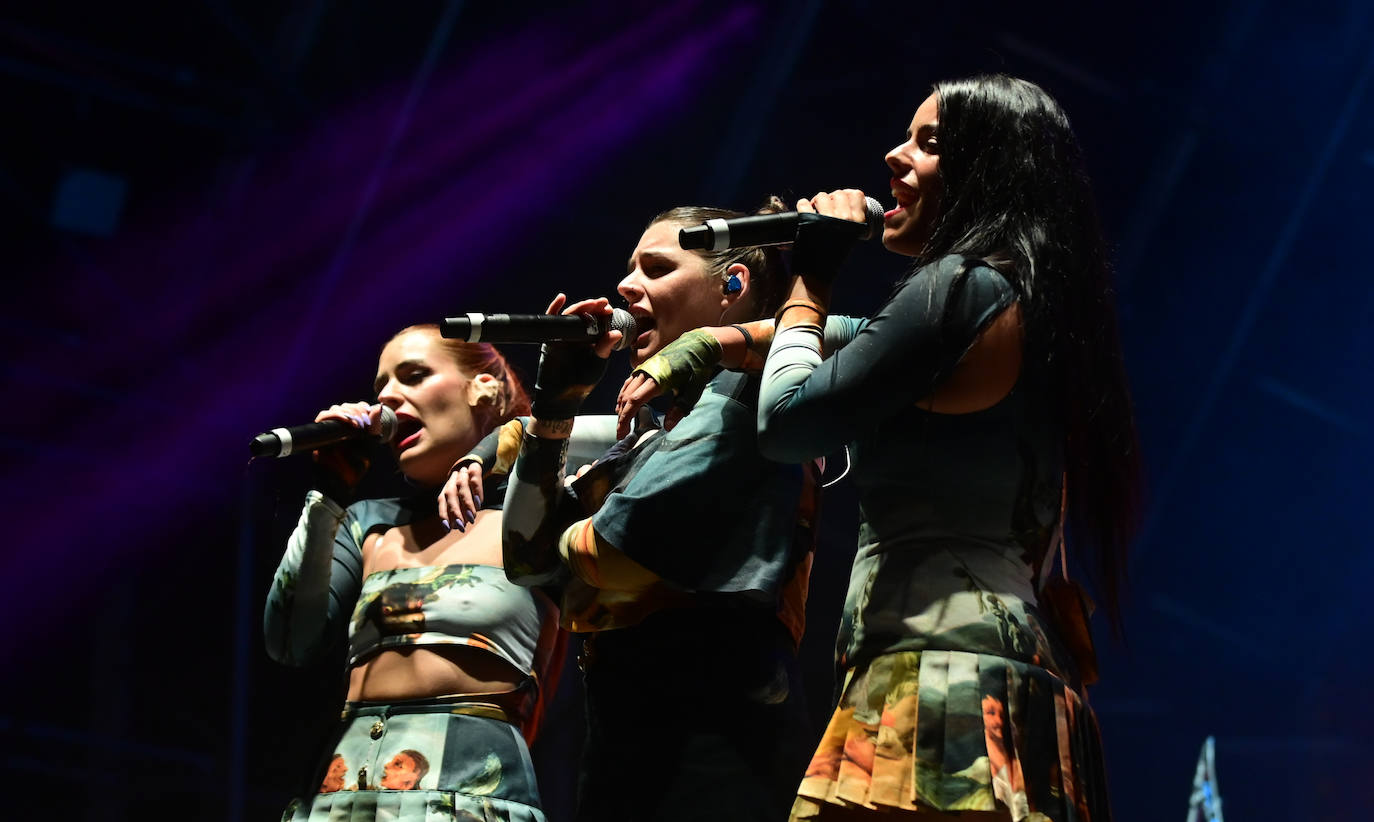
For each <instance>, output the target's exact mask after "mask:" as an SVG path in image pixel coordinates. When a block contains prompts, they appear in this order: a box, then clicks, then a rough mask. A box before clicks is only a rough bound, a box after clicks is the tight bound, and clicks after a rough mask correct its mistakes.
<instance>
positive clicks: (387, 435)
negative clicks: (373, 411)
mask: <svg viewBox="0 0 1374 822" xmlns="http://www.w3.org/2000/svg"><path fill="white" fill-rule="evenodd" d="M377 422H378V423H379V424H380V425H381V430H380V431H378V432H377V439H379V440H381V441H382V442H391V441H392V440H393V439H395V438H396V412H395V411H392V410H391V409H390V408H388V407H387V406H385V405H383V406H382V412H381V413H380V414H378V415H377Z"/></svg>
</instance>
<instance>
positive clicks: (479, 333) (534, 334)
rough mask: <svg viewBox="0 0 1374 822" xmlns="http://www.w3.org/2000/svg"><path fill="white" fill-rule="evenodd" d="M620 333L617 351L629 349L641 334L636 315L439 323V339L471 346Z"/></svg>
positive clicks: (619, 311) (479, 317) (591, 339)
mask: <svg viewBox="0 0 1374 822" xmlns="http://www.w3.org/2000/svg"><path fill="white" fill-rule="evenodd" d="M611 331H619V332H620V333H621V337H620V342H618V343H616V346H615V348H616V350H617V351H619V350H620V349H622V348H629V347H630V344H631V343H632V342H634V339H635V337H636V336H638V334H639V326H638V324H637V323H636V322H635V318H634V315H633V314H631V313H630V312H628V311H626V310H625V309H623V308H615V309H612V310H611V316H610V317H594V316H592V315H591V314H466V315H464V316H462V317H447V318H445V319H444V320H443V322H441V323H439V335H440V336H443V337H448V338H450V339H457V340H465V341H467V342H488V343H547V342H574V343H595V342H596V341H597V340H599V339H601V338H602V337H603V336H605V335H606V334H607V333H609V332H611Z"/></svg>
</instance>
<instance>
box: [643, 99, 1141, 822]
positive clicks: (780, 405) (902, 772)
mask: <svg viewBox="0 0 1374 822" xmlns="http://www.w3.org/2000/svg"><path fill="white" fill-rule="evenodd" d="M886 161H887V164H888V166H889V167H890V169H891V171H892V181H891V189H892V195H893V197H894V198H895V199H896V205H895V207H894V208H893V209H892V210H890V211H888V212H887V214H886V215H885V217H884V230H883V243H884V245H885V246H886V247H887V248H888V249H889V250H891V251H894V252H896V253H899V254H904V255H907V256H910V257H912V258H914V263H915V265H914V267H913V269H912V272H911V273H910V274H909V275H908V276H907V277H906V278H904V279H903V280H902V281H901V282H899V283H898V285H897V287H896V289H895V291H894V292H893V294H892V295H891V296H890V297H889V298H888V300H887V302H886V303H885V304H884V305H883V306H882V308H881V309H880V310H879V311H878V312H877V313H876V314H875V315H874V316H873V317H872V318H870V319H865V320H850V319H847V318H837V317H830V318H829V322H827V316H826V315H827V306H828V305H829V303H830V298H831V294H832V284H833V282H834V279H835V274H836V272H837V271H838V268H839V265H840V263H841V261H842V260H843V258H844V256H845V253H846V251H847V250H848V248H849V246H850V244H851V243H852V242H853V238H854V237H855V236H856V234H857V232H856V231H855V230H854V229H853V227H852V226H853V223H849V222H845V221H846V220H862V219H863V215H864V198H863V194H862V192H858V191H853V190H845V191H836V192H830V193H823V194H818V195H816V196H815V197H814V198H811V199H809V200H803V201H801V202H800V203H798V206H797V207H798V210H799V211H802V212H807V213H815V214H817V215H820V216H818V217H803V219H802V221H801V227H800V230H799V232H798V238H797V243H796V245H795V248H794V257H793V274H794V277H793V282H792V289H791V292H790V294H789V297H788V300H787V301H786V302H785V303H784V304H783V306H782V308H781V309H780V310H779V311H778V313H777V314H776V332H775V334H773V333H770V332H771V329H770V328H769V327H768V326H767V325H766V324H757V325H753V326H749V325H746V326H745V332H748V333H744V332H741V331H740V330H738V329H731V328H725V327H722V328H713V329H703V333H699V334H693V335H686V336H685V337H684V340H685V342H684V343H683V344H682V346H683V347H686V346H694V347H695V349H696V357H695V359H696V361H701V359H702V357H703V354H702V353H701V352H707V353H706V354H705V355H704V356H705V357H706V359H707V361H712V360H718V361H719V362H721V363H722V364H724V365H726V366H727V367H729V366H735V367H738V366H741V365H744V364H745V362H746V357H747V356H748V355H749V354H751V353H752V354H754V355H757V354H762V353H764V349H765V347H767V349H768V350H767V353H766V356H767V361H766V365H765V367H764V373H763V385H762V389H761V396H760V402H759V442H760V447H761V448H762V449H763V450H764V452H765V453H766V454H767V455H768V456H770V457H772V458H773V459H777V460H781V461H787V462H793V461H797V460H802V459H807V458H811V457H816V456H819V455H823V454H827V453H832V452H834V451H837V450H839V449H840V447H841V446H846V445H847V446H848V448H849V452H850V455H851V458H852V461H853V477H854V482H855V484H856V485H857V486H858V489H859V495H860V506H861V518H862V519H861V525H860V532H859V547H858V553H857V555H856V557H855V561H854V566H853V571H852V574H851V579H850V586H849V592H848V596H847V599H846V604H845V613H844V617H843V621H842V624H841V628H840V635H839V644H838V664H839V668H840V671H841V673H842V676H843V687H842V691H841V695H840V699H839V704H838V706H837V708H836V711H835V713H834V715H833V717H832V719H831V722H830V724H829V727H828V728H827V730H826V732H825V734H824V736H823V738H822V740H821V743H820V745H819V747H818V749H817V751H816V753H815V755H814V757H813V758H812V761H811V764H810V765H809V767H808V769H807V772H806V774H805V777H804V779H803V780H802V783H801V787H800V790H799V796H798V799H797V803H796V805H795V806H794V808H793V818H795V819H847V818H859V817H867V816H868V815H870V814H871V813H873V812H874V811H875V810H880V811H894V812H898V813H899V814H900V813H901V812H918V811H919V812H921V813H930V812H932V811H935V812H941V811H946V812H953V811H960V812H969V811H985V812H988V813H989V815H990V816H991V817H992V818H1010V819H1014V820H1018V822H1019V820H1022V819H1027V818H1035V819H1044V818H1048V819H1055V820H1065V819H1106V818H1109V816H1110V809H1109V807H1108V803H1107V797H1106V788H1105V780H1104V778H1103V767H1102V756H1101V750H1100V746H1099V742H1098V734H1097V728H1096V721H1095V719H1094V718H1093V715H1092V712H1091V710H1090V709H1089V707H1088V705H1087V702H1086V701H1085V699H1084V695H1083V694H1084V692H1083V690H1082V688H1083V680H1084V679H1085V677H1086V676H1087V675H1088V674H1090V673H1091V671H1090V668H1091V660H1090V658H1089V654H1088V647H1089V646H1088V644H1087V643H1086V642H1084V640H1085V638H1086V618H1085V615H1084V613H1083V610H1084V607H1083V606H1084V604H1085V603H1084V602H1083V601H1082V600H1080V599H1078V598H1076V597H1074V596H1072V591H1073V589H1071V588H1067V587H1066V586H1065V584H1064V580H1063V579H1062V577H1059V578H1058V579H1056V577H1057V576H1058V575H1059V574H1061V573H1062V572H1061V571H1056V570H1054V569H1056V568H1058V567H1060V566H1059V563H1058V561H1056V554H1055V549H1056V548H1057V547H1058V546H1059V544H1060V542H1059V539H1058V537H1059V535H1060V533H1061V532H1062V531H1063V529H1064V527H1065V525H1066V524H1067V530H1068V533H1069V535H1070V536H1071V540H1072V544H1073V545H1074V547H1075V550H1080V549H1082V550H1084V552H1085V553H1087V554H1089V555H1090V556H1091V557H1092V558H1093V559H1095V563H1094V564H1095V565H1096V566H1097V568H1098V569H1099V571H1100V578H1101V584H1102V595H1103V599H1104V600H1105V601H1106V605H1107V608H1108V611H1109V612H1110V613H1111V614H1112V618H1113V622H1114V623H1115V622H1117V621H1118V616H1117V615H1118V614H1119V606H1118V601H1119V591H1120V584H1119V583H1120V580H1121V577H1122V572H1123V568H1124V557H1125V551H1126V545H1127V541H1128V539H1129V537H1130V535H1131V533H1132V528H1133V526H1134V523H1135V522H1136V509H1137V497H1138V486H1139V465H1138V459H1139V458H1138V453H1137V446H1136V435H1135V426H1134V421H1133V418H1132V413H1131V406H1130V398H1129V392H1128V389H1127V384H1126V379H1125V374H1124V370H1123V368H1122V362H1121V352H1120V345H1119V342H1118V338H1117V326H1116V318H1115V311H1114V308H1113V305H1112V294H1111V286H1110V271H1109V266H1108V263H1107V256H1106V253H1105V251H1104V243H1103V240H1102V236H1101V231H1100V229H1099V226H1098V221H1097V216H1096V213H1095V209H1094V206H1093V198H1092V192H1091V186H1090V184H1089V181H1088V178H1087V176H1086V174H1085V173H1084V170H1083V164H1082V158H1081V154H1080V150H1079V147H1078V143H1077V140H1076V138H1075V137H1074V135H1073V132H1072V130H1071V129H1070V127H1069V123H1068V119H1067V117H1066V116H1065V115H1064V112H1063V110H1062V109H1061V108H1060V107H1059V105H1058V104H1057V103H1056V102H1055V101H1054V100H1053V99H1052V98H1051V97H1050V96H1049V95H1048V94H1046V93H1045V92H1044V91H1043V90H1042V89H1040V88H1039V87H1038V86H1036V85H1034V84H1032V83H1028V82H1026V81H1023V80H1018V79H1015V78H1011V77H1006V76H1002V75H995V76H984V77H975V78H972V79H967V80H957V81H952V82H944V83H939V84H937V85H936V86H935V88H934V93H932V94H931V95H930V96H929V97H928V98H927V99H926V100H925V101H924V102H923V103H922V104H921V106H920V107H919V108H918V109H917V111H916V114H915V116H914V118H913V119H912V121H911V125H910V128H909V130H908V131H907V134H906V137H905V139H904V140H903V142H902V143H901V144H899V145H898V146H897V147H896V148H894V149H892V150H891V151H889V152H888V154H887V157H886ZM770 338H771V339H770ZM770 343H771V346H770ZM751 347H752V351H751V350H750V349H751ZM664 355H665V356H664V357H663V358H661V359H660V360H659V361H658V362H655V361H650V362H648V363H645V365H644V368H643V372H644V373H637V374H636V375H633V376H632V378H631V380H630V382H628V383H627V385H626V387H625V390H624V392H623V393H622V398H621V412H622V413H624V414H628V413H630V412H631V411H632V410H633V408H634V407H635V406H636V405H637V404H638V403H639V402H640V401H642V400H643V399H644V398H645V397H646V396H649V395H651V394H653V393H655V392H657V391H658V390H660V389H661V388H662V387H668V388H672V387H675V386H676V385H677V384H679V383H681V382H682V381H683V376H682V373H681V372H682V371H683V369H675V368H673V367H671V366H672V364H674V363H680V362H685V361H692V358H689V357H684V356H683V352H682V351H677V350H674V351H665V352H664ZM675 372H677V373H675ZM1065 590H1067V591H1069V592H1070V595H1069V596H1053V595H1051V594H1050V593H1047V592H1055V591H1065Z"/></svg>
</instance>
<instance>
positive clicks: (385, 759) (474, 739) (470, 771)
mask: <svg viewBox="0 0 1374 822" xmlns="http://www.w3.org/2000/svg"><path fill="white" fill-rule="evenodd" d="M288 820H289V821H290V822H307V821H308V822H325V821H326V820H329V821H330V822H333V821H334V820H349V822H372V820H396V821H397V822H412V820H414V821H415V822H420V821H421V820H433V821H434V822H440V821H442V822H452V821H453V820H463V822H469V820H481V822H495V821H496V820H502V821H503V822H505V820H509V822H544V814H543V811H541V810H540V808H539V791H538V789H537V787H536V786H535V780H534V766H533V764H532V763H531V762H530V755H529V749H528V748H527V747H526V745H525V740H524V738H523V737H522V736H521V735H520V731H519V729H518V728H516V726H515V725H512V724H511V723H510V722H508V721H506V719H505V715H504V714H503V713H502V711H501V709H500V708H497V707H495V706H492V705H485V704H480V703H473V702H458V701H451V700H450V701H446V700H423V701H415V702H406V703H397V704H390V705H381V704H375V703H349V704H348V705H347V706H345V708H344V711H343V717H342V721H341V722H340V725H339V730H338V735H337V737H336V739H335V742H334V746H333V751H332V753H331V754H329V755H328V757H327V759H326V762H325V764H324V767H323V769H322V779H321V783H320V787H319V792H318V793H317V794H315V795H314V796H313V797H310V798H309V799H297V800H295V801H293V802H292V803H291V805H290V806H288V807H287V809H286V812H285V813H283V814H282V822H288Z"/></svg>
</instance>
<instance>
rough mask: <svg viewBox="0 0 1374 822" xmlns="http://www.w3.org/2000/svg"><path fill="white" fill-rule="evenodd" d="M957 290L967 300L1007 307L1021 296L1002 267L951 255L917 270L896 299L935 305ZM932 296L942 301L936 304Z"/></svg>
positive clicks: (900, 287) (985, 261) (901, 285)
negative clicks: (916, 300) (917, 300)
mask: <svg viewBox="0 0 1374 822" xmlns="http://www.w3.org/2000/svg"><path fill="white" fill-rule="evenodd" d="M956 287H957V289H958V293H960V294H962V295H963V296H964V298H965V299H968V298H972V300H973V301H974V302H977V303H983V302H986V303H996V304H1001V305H1006V304H1009V303H1011V302H1013V301H1015V300H1016V299H1017V296H1018V294H1017V290H1016V286H1015V284H1014V283H1013V282H1012V280H1011V278H1010V277H1009V276H1008V275H1007V274H1006V273H1005V272H1004V271H1002V269H1001V268H1000V267H999V266H997V265H994V264H993V263H992V262H990V261H988V260H986V259H983V258H982V257H973V256H968V255H963V254H947V255H945V256H944V257H940V258H939V259H937V260H932V261H930V262H928V263H926V264H925V265H923V266H921V267H919V268H917V269H916V270H915V271H914V272H913V273H912V274H911V276H909V277H907V278H906V279H905V280H904V281H902V282H901V283H900V284H899V285H898V287H897V290H896V292H895V293H894V294H893V298H894V300H900V299H903V298H905V299H920V300H922V301H923V302H925V303H926V304H927V305H931V304H933V302H937V301H943V299H944V298H945V297H946V296H951V295H952V294H953V291H952V290H953V289H955V288H956ZM932 296H936V297H938V298H939V299H938V300H936V301H932V300H931V297H932Z"/></svg>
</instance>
